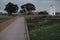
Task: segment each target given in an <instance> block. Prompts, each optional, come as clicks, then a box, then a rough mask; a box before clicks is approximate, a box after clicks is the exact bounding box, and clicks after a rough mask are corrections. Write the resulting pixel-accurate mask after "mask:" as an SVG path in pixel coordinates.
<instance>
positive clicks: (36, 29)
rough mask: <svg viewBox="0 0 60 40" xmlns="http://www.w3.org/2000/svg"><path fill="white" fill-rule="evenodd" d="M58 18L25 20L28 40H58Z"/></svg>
mask: <svg viewBox="0 0 60 40" xmlns="http://www.w3.org/2000/svg"><path fill="white" fill-rule="evenodd" d="M51 18H58V17H43V18H41V17H37V18H36V17H35V18H33V19H26V20H27V24H28V30H29V35H30V40H60V19H51Z"/></svg>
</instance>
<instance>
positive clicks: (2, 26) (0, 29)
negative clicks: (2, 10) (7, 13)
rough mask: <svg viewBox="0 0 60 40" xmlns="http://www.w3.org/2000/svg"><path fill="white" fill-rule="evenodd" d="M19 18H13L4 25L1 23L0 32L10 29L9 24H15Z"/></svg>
mask: <svg viewBox="0 0 60 40" xmlns="http://www.w3.org/2000/svg"><path fill="white" fill-rule="evenodd" d="M17 17H18V16H16V17H13V18H11V19H9V20H7V21H5V22H3V23H0V32H2V31H3V30H4V29H5V28H7V27H8V25H9V24H11V23H12V22H14V21H15V20H16V19H17Z"/></svg>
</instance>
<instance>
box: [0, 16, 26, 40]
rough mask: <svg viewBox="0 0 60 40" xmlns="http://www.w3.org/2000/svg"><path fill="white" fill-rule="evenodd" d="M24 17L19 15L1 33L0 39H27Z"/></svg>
mask: <svg viewBox="0 0 60 40" xmlns="http://www.w3.org/2000/svg"><path fill="white" fill-rule="evenodd" d="M24 33H25V24H24V17H19V18H17V19H16V21H14V22H13V23H12V24H10V25H9V26H8V28H6V29H5V30H4V31H2V32H1V33H0V40H25V37H24Z"/></svg>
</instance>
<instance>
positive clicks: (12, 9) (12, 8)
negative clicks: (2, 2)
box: [4, 2, 18, 14]
mask: <svg viewBox="0 0 60 40" xmlns="http://www.w3.org/2000/svg"><path fill="white" fill-rule="evenodd" d="M4 10H5V11H7V12H8V13H10V14H12V13H16V12H17V11H18V6H17V5H16V4H13V3H11V2H9V3H8V4H7V5H6V7H5V9H4Z"/></svg>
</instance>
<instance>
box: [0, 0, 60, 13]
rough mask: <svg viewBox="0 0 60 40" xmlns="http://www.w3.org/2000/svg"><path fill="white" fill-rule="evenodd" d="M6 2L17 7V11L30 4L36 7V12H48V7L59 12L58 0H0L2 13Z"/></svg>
mask: <svg viewBox="0 0 60 40" xmlns="http://www.w3.org/2000/svg"><path fill="white" fill-rule="evenodd" d="M8 2H12V3H14V4H17V5H18V6H19V10H21V8H20V6H21V5H23V4H26V3H32V4H34V5H35V7H36V11H43V10H47V11H49V9H50V5H54V6H55V9H56V12H60V0H0V11H4V8H5V5H6V4H8Z"/></svg>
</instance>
